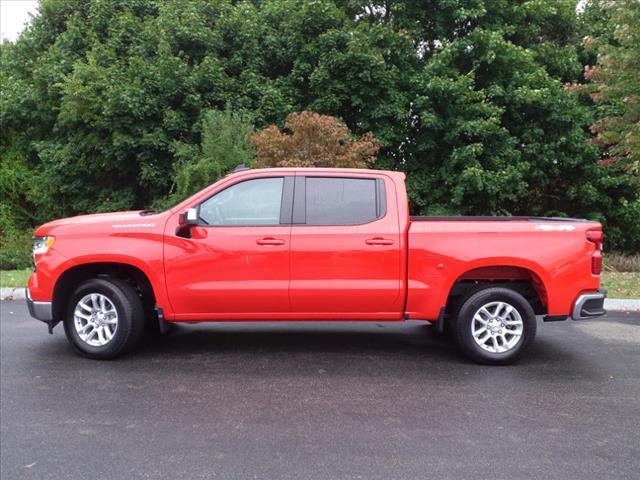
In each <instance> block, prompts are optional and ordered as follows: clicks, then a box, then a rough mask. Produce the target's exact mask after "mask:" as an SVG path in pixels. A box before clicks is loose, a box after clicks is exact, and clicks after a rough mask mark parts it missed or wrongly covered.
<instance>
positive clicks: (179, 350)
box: [0, 302, 640, 480]
mask: <svg viewBox="0 0 640 480" xmlns="http://www.w3.org/2000/svg"><path fill="white" fill-rule="evenodd" d="M0 314H1V318H0V337H1V339H0V366H1V385H0V387H1V389H0V414H1V422H0V423H1V429H0V461H1V465H0V476H1V477H2V479H4V480H10V479H23V478H24V479H36V478H37V479H67V478H69V479H87V478H100V479H111V478H123V479H138V478H150V479H164V478H166V479H253V478H255V479H307V478H308V479H332V480H333V479H427V478H434V479H448V478H451V479H486V478H496V479H544V480H552V479H559V480H568V479H581V480H584V479H616V480H622V479H638V478H639V473H638V472H640V314H638V313H615V314H609V316H608V317H607V318H603V319H599V320H592V321H585V322H580V323H579V322H571V321H568V322H559V323H552V324H544V325H540V328H539V330H538V337H537V339H536V342H535V343H534V345H533V346H532V348H531V349H530V350H529V351H528V352H527V354H526V355H525V357H524V358H523V359H522V361H521V362H520V363H518V364H517V365H513V366H508V367H486V366H479V365H475V364H473V363H470V362H469V361H467V360H465V359H464V358H463V357H461V356H460V355H459V354H458V353H457V351H456V349H455V347H454V346H453V345H452V344H451V343H450V342H448V341H447V339H446V338H444V337H442V336H439V335H436V334H435V333H434V331H433V329H432V328H431V327H428V326H425V325H424V324H421V323H418V322H408V323H402V324H382V323H366V324H364V323H362V324H357V323H348V324H338V323H326V324H318V323H309V324H293V323H278V324H257V323H243V324H207V325H205V324H201V325H188V326H187V325H185V326H181V327H180V328H178V329H177V330H176V331H175V332H174V333H173V334H172V335H170V336H168V337H166V338H162V339H160V340H159V341H157V342H155V343H147V344H146V345H144V346H143V347H141V348H140V349H138V350H137V351H136V352H134V353H133V354H131V355H129V356H127V357H125V358H122V359H120V360H116V361H110V362H100V361H93V360H87V359H84V358H81V357H78V356H77V355H75V354H74V353H73V352H72V351H71V348H70V347H69V346H68V344H67V342H66V339H65V338H64V333H63V331H62V328H61V326H58V327H56V329H55V333H54V335H53V336H50V335H48V334H47V333H46V327H45V325H44V324H43V323H40V322H38V321H37V320H33V319H31V318H29V316H28V313H27V310H26V308H25V306H24V302H1V303H0Z"/></svg>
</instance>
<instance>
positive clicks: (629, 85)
mask: <svg viewBox="0 0 640 480" xmlns="http://www.w3.org/2000/svg"><path fill="white" fill-rule="evenodd" d="M592 4H593V5H591V8H593V9H596V8H597V9H598V10H599V11H600V12H602V14H603V15H606V16H608V18H609V19H610V23H609V25H611V28H610V29H601V30H600V31H595V32H594V34H593V35H591V36H589V37H587V39H586V41H585V44H586V46H587V49H590V50H591V51H593V52H595V53H596V54H597V63H596V65H595V66H593V67H587V69H586V74H585V76H586V78H587V80H590V82H591V84H590V87H591V88H590V89H589V91H590V93H591V98H592V99H593V100H594V101H595V102H596V104H599V106H600V107H601V108H600V113H601V115H600V118H598V120H597V121H596V122H595V123H594V124H593V125H592V127H591V128H592V131H593V132H594V134H595V143H596V144H597V145H598V146H599V147H600V148H601V150H602V151H603V154H604V159H603V163H604V164H605V165H612V164H614V163H615V164H618V165H619V166H621V167H623V168H626V169H628V170H629V171H630V172H631V173H632V174H633V175H634V177H635V180H636V181H638V178H640V3H638V2H637V1H634V0H618V1H615V2H607V3H604V4H603V3H602V2H592Z"/></svg>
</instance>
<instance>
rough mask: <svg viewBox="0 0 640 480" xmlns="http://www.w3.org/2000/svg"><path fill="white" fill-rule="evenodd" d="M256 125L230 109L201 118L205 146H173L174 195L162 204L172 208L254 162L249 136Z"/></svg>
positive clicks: (183, 144)
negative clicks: (242, 166) (234, 170)
mask: <svg viewBox="0 0 640 480" xmlns="http://www.w3.org/2000/svg"><path fill="white" fill-rule="evenodd" d="M252 132H253V126H252V124H251V121H250V119H249V117H248V116H247V115H243V114H241V113H237V112H231V111H229V110H225V111H220V110H209V111H207V112H205V114H204V116H203V119H202V145H201V146H200V147H194V146H193V145H190V144H187V143H180V144H176V145H174V151H175V152H176V158H177V162H176V164H175V169H176V171H175V175H174V179H175V180H174V182H175V186H174V192H173V193H172V194H171V195H170V196H169V198H168V199H166V200H163V201H162V202H161V204H162V205H165V206H170V205H173V204H175V203H177V202H179V201H181V200H183V199H185V198H187V197H188V196H189V195H192V194H194V193H196V192H197V191H199V190H201V189H203V188H204V187H206V186H208V185H211V184H212V183H214V182H215V181H216V180H218V179H220V178H221V177H223V176H224V175H226V174H227V173H229V172H230V171H231V170H233V169H234V168H235V167H237V166H238V165H240V164H245V165H247V166H251V165H252V164H253V162H254V152H253V148H252V146H251V144H250V142H249V137H250V135H251V133H252Z"/></svg>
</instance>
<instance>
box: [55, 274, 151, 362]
mask: <svg viewBox="0 0 640 480" xmlns="http://www.w3.org/2000/svg"><path fill="white" fill-rule="evenodd" d="M91 293H99V294H102V295H104V296H105V297H107V298H108V300H109V301H110V302H111V303H112V304H113V307H114V308H115V310H116V312H117V315H118V324H117V328H116V330H115V332H114V333H113V337H112V338H111V340H110V341H109V342H108V343H107V344H106V345H103V346H92V345H89V344H88V343H86V342H85V341H83V340H82V339H81V338H80V335H79V334H78V332H77V331H76V328H75V325H74V310H75V307H76V305H77V304H78V302H79V301H80V300H81V299H82V298H83V297H84V296H86V295H88V294H91ZM144 326H145V316H144V309H143V307H142V302H141V301H140V297H138V295H137V293H136V290H135V288H134V287H132V286H131V285H129V284H128V283H127V282H125V281H123V280H119V279H115V278H110V277H104V278H93V279H90V280H86V281H85V282H83V283H81V284H80V286H79V287H78V288H77V289H76V290H75V292H74V293H73V294H72V295H71V297H70V298H69V303H68V305H67V309H66V314H65V318H64V333H65V335H66V336H67V339H68V340H69V342H70V343H71V345H72V346H73V348H74V349H75V350H76V352H78V353H79V354H80V355H83V356H85V357H87V358H93V359H98V360H110V359H114V358H116V357H118V356H120V355H123V354H125V353H127V352H128V351H130V350H131V349H132V348H134V347H135V346H136V345H137V344H138V342H139V341H140V337H141V336H142V332H143V331H144Z"/></svg>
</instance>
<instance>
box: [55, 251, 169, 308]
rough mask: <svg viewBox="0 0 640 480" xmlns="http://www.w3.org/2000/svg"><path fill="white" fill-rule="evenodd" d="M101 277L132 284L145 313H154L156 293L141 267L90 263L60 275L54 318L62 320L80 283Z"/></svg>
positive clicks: (57, 284)
mask: <svg viewBox="0 0 640 480" xmlns="http://www.w3.org/2000/svg"><path fill="white" fill-rule="evenodd" d="M100 277H113V278H118V279H120V280H125V281H126V282H128V283H130V284H132V285H133V286H134V287H135V288H136V291H137V292H138V295H139V296H140V298H141V300H142V304H143V307H144V310H145V313H146V314H147V315H151V314H153V313H154V308H155V304H156V293H155V291H154V288H153V285H152V283H151V280H150V279H149V275H147V273H146V272H144V271H143V270H142V269H141V268H140V267H138V266H135V265H132V264H130V263H125V262H88V263H81V264H77V265H74V266H71V267H70V268H68V269H66V270H65V271H64V272H63V273H62V274H61V275H59V277H58V279H57V281H56V283H55V286H54V288H53V305H52V309H53V318H54V319H57V320H62V318H63V317H64V315H65V313H66V308H67V299H68V298H69V296H70V295H71V294H72V293H73V291H74V290H75V289H76V288H77V287H78V285H80V283H82V282H83V281H85V280H88V279H90V278H100Z"/></svg>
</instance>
